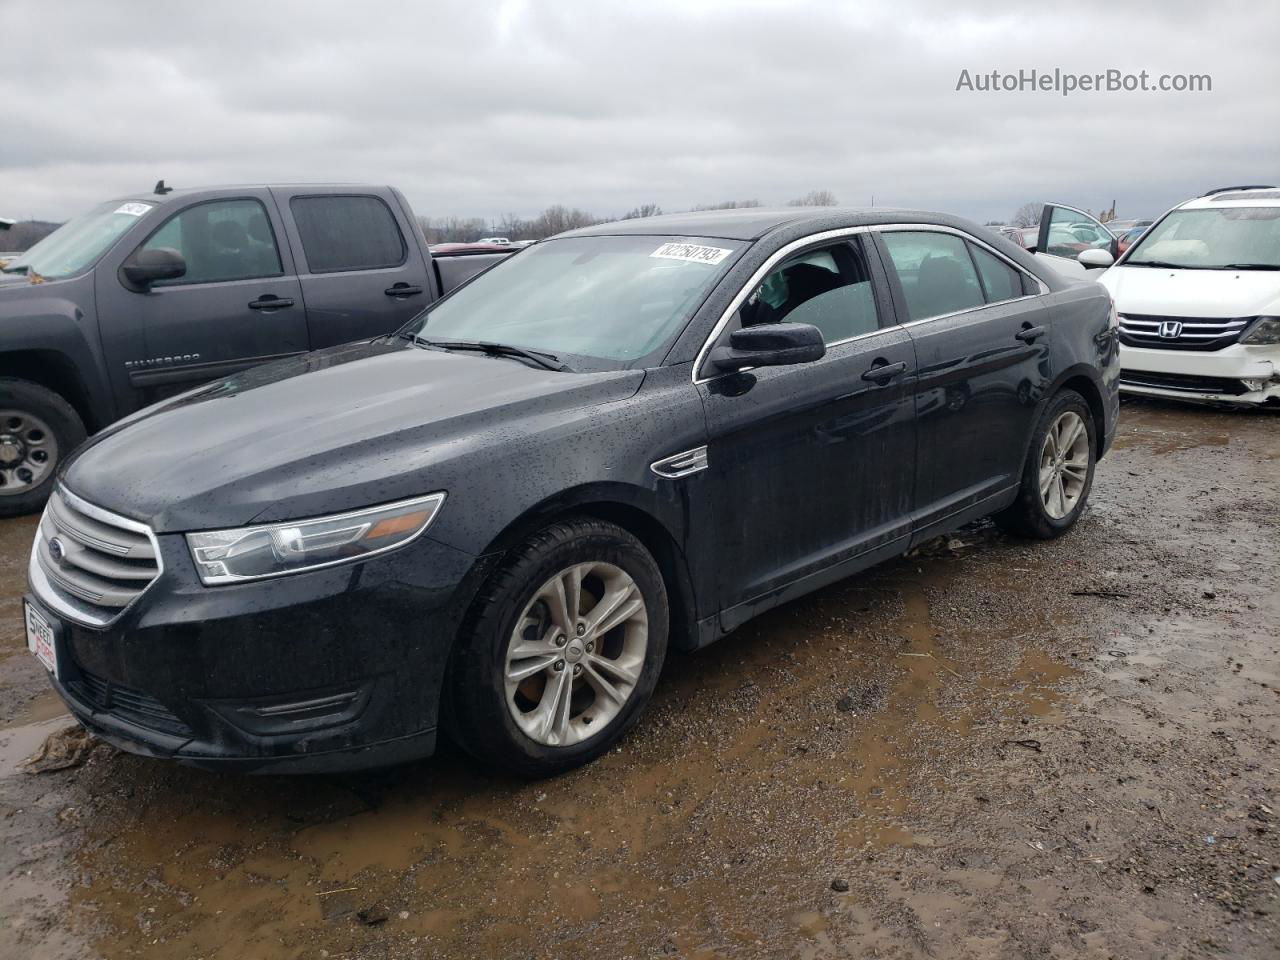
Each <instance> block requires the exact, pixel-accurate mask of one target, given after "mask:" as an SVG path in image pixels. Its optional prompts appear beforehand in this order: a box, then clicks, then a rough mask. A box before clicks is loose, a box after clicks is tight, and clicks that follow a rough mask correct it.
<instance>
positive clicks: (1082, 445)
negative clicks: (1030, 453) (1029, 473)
mask: <svg viewBox="0 0 1280 960" xmlns="http://www.w3.org/2000/svg"><path fill="white" fill-rule="evenodd" d="M1089 452H1090V451H1089V431H1088V430H1087V429H1086V428H1085V424H1084V420H1083V419H1082V418H1081V416H1080V414H1078V413H1076V412H1075V411H1074V410H1067V411H1065V412H1064V413H1063V414H1062V415H1061V416H1059V417H1058V419H1056V420H1054V421H1053V423H1052V424H1051V425H1050V427H1049V431H1048V433H1046V434H1045V438H1044V445H1043V446H1042V447H1041V448H1040V501H1041V503H1043V504H1044V509H1045V513H1047V514H1048V515H1049V516H1051V517H1053V519H1055V520H1062V519H1064V518H1065V517H1066V516H1068V515H1069V514H1070V513H1071V511H1072V510H1074V509H1075V508H1076V505H1077V504H1078V503H1079V502H1080V497H1081V496H1082V495H1083V494H1084V488H1085V484H1086V483H1087V482H1088V479H1089Z"/></svg>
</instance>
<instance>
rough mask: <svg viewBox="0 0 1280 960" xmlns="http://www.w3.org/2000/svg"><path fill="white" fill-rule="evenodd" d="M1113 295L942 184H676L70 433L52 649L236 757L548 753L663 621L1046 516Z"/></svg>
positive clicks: (87, 685) (586, 738)
mask: <svg viewBox="0 0 1280 960" xmlns="http://www.w3.org/2000/svg"><path fill="white" fill-rule="evenodd" d="M1116 351H1117V348H1116V318H1115V314H1114V311H1113V310H1112V307H1111V302H1110V299H1109V298H1108V296H1107V294H1106V292H1105V291H1104V290H1103V289H1102V287H1100V286H1098V285H1097V284H1095V283H1077V282H1072V281H1067V280H1064V279H1062V278H1061V277H1059V276H1058V275H1057V274H1055V273H1054V272H1053V271H1051V270H1050V269H1048V268H1046V267H1044V266H1042V265H1040V264H1039V263H1037V262H1036V261H1035V260H1034V259H1032V258H1031V257H1030V256H1029V255H1028V254H1027V253H1026V252H1024V251H1023V250H1021V249H1020V248H1019V247H1017V246H1016V245H1014V244H1012V243H1010V242H1008V241H1007V240H1005V239H1003V238H1000V237H997V236H995V235H994V234H992V233H990V232H988V231H986V230H984V229H983V228H981V227H978V226H975V225H974V224H971V223H969V222H968V221H965V220H960V219H957V218H953V217H948V216H943V215H937V214H928V213H918V212H910V211H890V210H884V209H875V210H868V211H858V210H832V209H813V210H805V209H802V208H790V209H787V210H785V211H780V212H769V211H763V210H759V209H749V210H738V211H721V212H714V213H703V214H690V215H678V216H668V217H657V218H651V219H646V220H631V221H625V222H623V223H610V224H605V225H602V226H599V227H593V228H589V229H586V230H579V231H575V232H572V233H567V234H564V235H562V236H560V237H557V238H555V239H552V240H550V241H546V242H543V243H539V244H537V245H535V246H532V247H530V248H528V249H526V250H523V251H521V252H519V253H517V254H515V255H514V256H512V257H511V258H510V259H508V260H506V261H503V262H501V263H499V264H498V265H497V266H495V267H493V268H492V269H490V270H489V271H487V272H485V273H483V274H481V275H480V276H479V277H477V278H476V279H474V280H473V281H471V282H470V283H468V284H467V285H465V286H463V287H461V288H460V289H458V290H457V291H455V292H454V293H452V294H451V295H450V296H448V297H446V298H445V299H444V300H442V301H440V302H438V303H436V304H434V305H433V306H432V307H430V308H429V309H428V310H427V311H426V312H424V313H423V314H422V315H420V316H419V317H418V318H417V319H415V320H414V321H412V322H411V323H410V324H408V325H407V326H406V327H405V328H403V329H402V330H401V331H399V333H397V334H395V335H393V336H388V337H385V338H381V339H377V340H373V341H371V342H363V343H357V344H351V345H347V346H343V347H337V348H333V349H329V350H325V351H320V352H317V353H311V354H307V355H304V356H301V357H298V358H294V359H289V360H284V361H281V362H278V363H275V364H273V365H269V366H265V367H260V368H257V369H254V370H250V371H248V372H245V373H242V374H239V375H237V376H234V377H231V378H229V379H225V380H222V381H219V382H216V383H213V384H210V385H208V386H205V387H201V388H199V389H196V390H194V391H191V392H189V393H186V394H184V395H181V396H179V397H176V398H173V399H171V400H168V401H165V402H163V403H160V404H158V405H156V406H153V407H150V408H148V409H146V410H144V411H142V412H140V413H138V414H136V415H134V416H133V417H131V418H129V419H127V420H125V421H122V422H120V423H118V424H116V425H115V426H113V427H111V428H110V429H108V430H106V431H104V432H102V433H100V434H98V435H97V436H95V437H94V438H92V439H91V440H90V441H88V442H87V443H86V444H85V445H83V446H82V447H81V448H80V449H79V450H78V452H77V453H76V454H75V455H74V456H73V457H72V458H71V459H70V461H69V462H68V463H67V465H66V466H65V467H64V468H63V470H62V473H61V475H60V479H59V484H58V488H57V491H56V493H55V495H54V496H53V498H52V499H51V501H50V504H49V506H48V509H47V510H46V512H45V515H44V517H43V520H42V522H41V525H40V528H39V532H38V534H37V536H36V542H35V546H34V549H33V551H32V558H31V564H30V585H31V590H30V594H29V596H28V597H27V601H26V605H25V613H26V621H27V632H28V639H29V644H30V646H31V648H32V650H33V651H34V652H35V653H36V654H37V655H38V656H39V657H40V658H41V660H42V661H43V662H44V663H45V665H46V666H47V667H48V668H49V670H50V673H51V676H52V678H53V683H54V685H55V687H56V688H57V690H58V692H59V693H60V694H61V695H62V697H63V698H64V699H65V700H66V702H67V704H68V705H69V707H70V708H71V710H72V711H73V712H74V714H75V715H76V716H77V717H78V718H79V719H80V721H81V722H82V723H83V724H84V725H85V726H86V727H88V728H89V729H90V730H91V731H93V732H94V733H95V734H97V735H99V736H101V737H103V738H104V739H106V740H109V741H111V742H112V743H115V744H118V745H119V746H121V747H123V748H125V749H127V750H132V751H136V752H139V753H145V754H151V755H155V756H161V757H171V758H174V759H177V760H180V761H183V762H188V763H192V764H198V765H202V766H207V767H213V768H221V769H244V770H264V771H266V770H270V771H321V770H335V769H353V768H359V767H368V766H375V765H381V764H388V763H394V762H400V761H405V760H409V759H413V758H417V757H422V756H425V755H428V754H430V753H431V752H432V750H433V749H434V747H435V743H436V738H437V730H438V729H441V730H444V731H446V732H447V733H448V734H449V735H450V736H452V737H453V738H454V739H456V740H457V741H458V742H459V743H460V744H462V745H463V746H464V747H465V748H466V749H467V750H469V751H470V752H472V753H473V754H474V755H475V756H477V757H479V758H480V759H482V760H483V761H485V762H487V763H490V764H492V765H494V766H496V767H498V768H499V769H502V770H505V771H510V772H513V773H518V774H522V775H546V774H553V773H556V772H558V771H562V770H565V769H568V768H570V767H573V766H575V765H577V764H581V763H584V762H586V761H588V760H590V759H592V758H594V757H596V756H598V755H600V754H601V753H602V752H603V751H605V750H607V749H608V748H609V746H610V745H611V744H613V743H614V742H615V741H616V740H617V739H618V738H619V737H620V736H622V734H623V733H624V732H625V731H626V730H627V728H628V727H630V726H631V725H632V724H633V723H634V722H635V721H636V719H637V717H638V715H639V714H640V712H641V709H642V708H643V706H644V704H645V702H646V701H647V700H648V699H649V696H650V694H651V692H652V691H653V688H654V685H655V683H656V682H657V680H658V675H659V672H660V670H661V667H662V663H663V658H664V656H665V654H666V652H667V649H668V648H669V647H675V648H679V649H682V650H692V649H696V648H698V647H701V646H703V645H705V644H708V643H711V642H712V641H715V640H717V639H719V638H721V637H723V636H724V635H725V634H728V633H730V632H731V631H733V630H734V629H735V628H736V627H738V626H740V625H741V624H742V623H744V622H745V621H746V620H748V619H750V618H751V617H753V616H755V615H756V614H759V613H761V612H762V611H764V610H767V609H769V608H770V607H773V606H776V605H777V604H780V603H784V602H786V601H788V600H790V599H792V598H794V597H797V596H800V595H801V594H804V593H807V592H809V591H811V590H814V589H816V588H818V587H821V586H823V585H824V584H827V583H830V582H832V581H834V580H837V579H839V578H842V577H847V576H849V575H850V574H854V573H856V572H858V571H859V570H862V569H864V568H866V567H868V566H870V565H872V564H875V563H878V562H880V561H883V560H885V559H887V558H890V557H893V556H895V555H897V554H900V553H902V552H903V551H905V550H907V549H908V548H910V547H911V546H912V545H913V544H917V543H920V542H921V541H923V540H925V539H928V538H930V537H934V536H937V535H938V534H940V533H944V532H946V531H948V530H951V529H954V528H955V527H958V526H960V525H961V524H964V523H967V522H969V521H971V520H973V519H975V518H978V517H982V516H986V515H994V516H995V517H996V518H997V520H998V521H999V522H1000V523H1001V524H1002V525H1004V526H1005V527H1006V528H1008V529H1010V530H1013V531H1016V532H1017V533H1020V534H1023V535H1026V536H1030V537H1038V538H1048V537H1055V536H1058V535H1059V534H1061V533H1063V532H1064V531H1066V530H1068V529H1069V528H1070V527H1071V526H1072V524H1074V523H1075V521H1076V520H1077V518H1078V517H1079V516H1080V514H1081V511H1082V510H1083V509H1084V506H1085V502H1086V500H1087V498H1088V496H1089V489H1090V485H1091V483H1092V479H1093V471H1094V464H1095V462H1096V460H1097V459H1098V458H1099V457H1101V456H1102V454H1103V453H1104V452H1105V451H1106V449H1107V447H1108V445H1109V443H1110V441H1111V438H1112V437H1113V435H1114V432H1115V426H1116V414H1117V410H1118V392H1117V379H1118V374H1119V370H1118V367H1117V362H1116Z"/></svg>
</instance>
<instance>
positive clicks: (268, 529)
mask: <svg viewBox="0 0 1280 960" xmlns="http://www.w3.org/2000/svg"><path fill="white" fill-rule="evenodd" d="M442 503H444V494H443V493H433V494H431V495H429V496H426V497H417V498H415V499H413V500H401V501H400V502H398V503H387V504H383V505H382V506H380V507H370V508H369V509H368V510H356V511H354V512H352V513H340V514H338V515H336V516H332V517H317V518H316V519H314V520H291V521H287V522H285V523H271V524H264V525H262V526H258V527H240V528H239V529H236V530H208V531H205V532H203V533H188V534H187V546H188V547H190V549H191V556H192V558H193V559H194V560H195V562H196V570H197V571H198V572H199V574H200V579H201V581H202V582H204V584H205V585H206V586H215V585H217V584H220V583H237V582H239V581H241V580H260V579H262V578H263V577H278V576H281V575H283V574H286V573H298V572H299V571H302V570H315V569H317V568H319V567H332V566H334V565H336V564H339V563H354V562H356V561H357V560H364V559H366V558H368V557H372V556H374V555H376V554H379V553H385V552H386V551H388V550H394V549H395V548H396V547H402V546H404V545H405V544H406V543H408V542H409V541H411V540H413V539H414V538H415V537H417V536H418V535H419V534H420V533H422V531H424V530H426V529H427V527H429V526H430V525H431V521H432V520H434V519H435V516H436V514H437V513H438V512H439V510H440V505H441V504H442Z"/></svg>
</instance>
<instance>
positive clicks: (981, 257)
mask: <svg viewBox="0 0 1280 960" xmlns="http://www.w3.org/2000/svg"><path fill="white" fill-rule="evenodd" d="M969 250H970V251H971V252H972V253H973V262H974V263H975V264H977V266H978V275H979V277H980V278H981V279H982V289H983V292H984V293H985V294H986V295H987V303H1000V302H1002V301H1004V300H1013V299H1014V298H1016V297H1020V296H1022V295H1023V292H1024V291H1023V287H1022V274H1021V273H1019V272H1018V271H1017V270H1015V269H1013V267H1011V266H1009V265H1008V264H1007V263H1005V262H1004V261H1003V260H1001V259H1000V258H999V257H997V256H996V255H995V254H993V253H988V252H987V251H986V250H983V249H982V248H981V247H979V246H978V245H977V244H973V243H971V244H969Z"/></svg>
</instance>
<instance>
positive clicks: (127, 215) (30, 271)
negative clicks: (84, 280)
mask: <svg viewBox="0 0 1280 960" xmlns="http://www.w3.org/2000/svg"><path fill="white" fill-rule="evenodd" d="M152 206H154V204H150V203H144V202H143V201H140V200H131V201H128V202H127V203H121V202H120V201H119V200H116V201H113V202H111V203H104V204H102V205H101V206H99V207H95V208H94V209H93V210H90V211H89V212H88V213H86V214H83V215H81V216H79V217H76V218H75V219H74V220H69V221H67V222H66V223H64V224H63V225H62V226H60V227H59V228H58V229H57V230H55V231H53V233H51V234H49V235H48V236H47V237H45V238H44V239H43V240H41V241H40V242H39V243H37V244H36V245H35V246H34V247H32V248H31V249H30V250H28V251H27V252H26V253H23V254H21V255H20V256H19V257H18V258H17V259H16V260H13V261H10V262H9V263H8V264H7V265H6V266H5V267H4V268H3V269H4V272H5V273H25V274H26V275H27V276H29V277H31V278H32V279H33V280H37V279H44V280H59V279H61V278H63V277H71V276H75V275H76V274H77V273H79V272H80V271H82V270H84V269H85V268H86V267H88V266H90V265H91V264H92V263H93V262H94V261H95V260H97V259H98V257H100V256H102V254H103V253H104V252H105V251H106V249H107V247H109V246H111V244H113V243H115V241H116V240H117V239H118V238H119V236H120V235H121V234H122V233H124V232H125V231H126V230H128V229H129V228H130V227H131V226H133V225H134V224H135V223H137V221H138V217H140V216H142V215H143V214H144V213H146V212H147V211H148V210H150V209H151V208H152Z"/></svg>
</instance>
